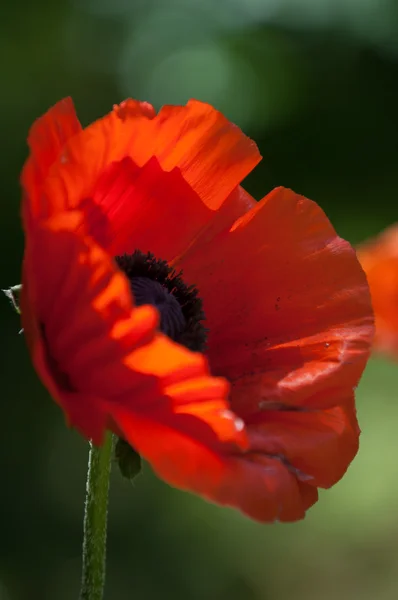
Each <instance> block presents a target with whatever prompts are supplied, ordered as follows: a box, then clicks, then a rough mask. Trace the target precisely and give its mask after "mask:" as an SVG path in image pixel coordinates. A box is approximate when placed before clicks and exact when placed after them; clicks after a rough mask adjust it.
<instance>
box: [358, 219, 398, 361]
mask: <svg viewBox="0 0 398 600" xmlns="http://www.w3.org/2000/svg"><path fill="white" fill-rule="evenodd" d="M358 258H359V261H360V263H361V264H362V267H363V269H364V271H365V273H366V275H367V278H368V283H369V286H370V293H371V296H372V303H373V309H374V312H375V320H376V336H375V341H374V345H375V348H376V349H377V350H379V351H380V352H384V353H386V354H391V355H392V356H393V357H395V358H397V357H398V225H393V226H391V227H389V228H388V229H386V230H385V231H384V232H383V233H381V234H380V235H379V236H378V237H376V238H375V239H372V240H370V241H368V242H366V243H364V244H362V245H361V246H360V247H359V249H358Z"/></svg>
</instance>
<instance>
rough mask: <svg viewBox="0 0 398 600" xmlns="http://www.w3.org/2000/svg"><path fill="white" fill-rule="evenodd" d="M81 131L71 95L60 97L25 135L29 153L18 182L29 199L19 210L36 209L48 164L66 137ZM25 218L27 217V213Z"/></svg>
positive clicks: (31, 210) (38, 207) (56, 154)
mask: <svg viewBox="0 0 398 600" xmlns="http://www.w3.org/2000/svg"><path fill="white" fill-rule="evenodd" d="M80 131H82V126H81V125H80V122H79V119H78V118H77V115H76V111H75V107H74V104H73V101H72V98H64V99H63V100H61V101H60V102H57V104H55V105H54V106H53V107H52V108H50V109H49V110H48V111H47V112H46V113H45V114H44V115H43V116H42V117H40V118H39V119H37V120H36V121H35V122H34V123H33V125H32V127H31V129H30V131H29V135H28V146H29V149H30V155H29V157H28V159H27V161H26V163H25V165H24V168H23V170H22V175H21V183H22V187H23V188H24V190H25V192H26V193H27V194H28V196H29V198H28V199H25V201H24V202H23V204H22V210H23V211H26V210H29V212H31V214H32V216H35V215H37V214H38V212H40V210H41V209H40V202H41V189H42V185H43V182H44V181H45V179H46V177H47V175H48V172H49V170H50V167H51V165H52V164H53V163H54V162H55V161H56V160H57V158H58V157H59V156H60V155H61V151H62V149H63V147H64V145H65V144H66V142H67V140H69V139H70V138H71V137H73V136H74V135H76V134H77V133H79V132H80ZM25 218H28V217H27V216H26V217H25Z"/></svg>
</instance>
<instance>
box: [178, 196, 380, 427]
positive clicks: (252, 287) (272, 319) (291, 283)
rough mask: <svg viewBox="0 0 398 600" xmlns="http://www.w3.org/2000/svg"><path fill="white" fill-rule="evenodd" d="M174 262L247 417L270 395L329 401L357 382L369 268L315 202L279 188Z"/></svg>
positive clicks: (216, 365)
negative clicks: (194, 290)
mask: <svg viewBox="0 0 398 600" xmlns="http://www.w3.org/2000/svg"><path fill="white" fill-rule="evenodd" d="M178 266H180V267H182V269H183V270H184V275H185V277H186V279H187V281H190V282H192V283H194V284H195V285H196V286H197V287H198V289H199V292H200V295H201V298H202V299H203V305H204V311H205V313H206V317H207V323H206V325H207V326H208V328H209V330H210V331H209V340H208V348H209V350H208V355H209V358H210V362H211V365H212V370H213V372H214V373H216V374H218V375H222V376H225V377H227V378H228V379H229V380H230V381H231V382H232V384H233V387H232V405H233V409H234V410H235V411H236V412H238V414H240V416H242V417H243V418H247V417H249V416H250V415H252V414H256V413H257V412H258V410H259V408H260V409H261V408H264V409H265V408H267V405H268V404H269V403H270V407H271V406H272V405H273V404H275V403H277V404H281V405H286V406H306V407H312V408H326V407H331V406H334V405H336V404H340V403H341V398H346V397H347V393H348V394H350V393H351V391H352V388H353V387H354V386H356V384H357V383H358V380H359V377H360V375H361V374H362V371H363V369H364V366H365V364H366V360H367V358H368V356H369V349H370V344H371V340H372V336H373V319H372V309H371V304H370V297H369V290H368V286H367V283H366V277H365V275H364V273H363V271H362V269H361V267H360V265H359V263H358V261H357V259H356V256H355V252H354V250H353V249H352V248H351V246H350V245H349V244H348V243H347V242H345V241H344V240H342V239H340V238H338V237H337V235H336V233H335V231H334V229H333V227H332V226H331V224H330V222H329V221H328V219H327V217H326V216H325V214H324V213H323V211H322V210H321V209H320V208H319V207H318V206H317V205H316V204H315V203H313V202H311V201H310V200H307V199H306V198H303V197H302V196H299V195H297V194H295V193H294V192H292V191H291V190H287V189H284V188H278V189H276V190H274V191H273V192H271V193H270V194H269V195H268V196H266V197H265V198H264V199H263V200H262V201H261V202H260V203H259V204H258V205H257V206H256V207H255V208H253V209H252V210H251V211H249V212H248V213H246V214H245V215H244V216H243V217H241V218H240V219H238V220H237V221H236V222H235V224H234V225H233V226H232V227H231V228H230V229H229V230H228V231H224V232H222V233H220V234H219V235H217V236H216V237H215V238H214V239H212V240H210V241H209V242H208V243H203V244H195V246H194V247H192V248H191V250H190V251H189V252H188V253H187V254H186V255H185V256H184V257H183V260H182V261H181V262H180V263H179V265H178Z"/></svg>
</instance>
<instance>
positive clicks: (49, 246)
mask: <svg viewBox="0 0 398 600" xmlns="http://www.w3.org/2000/svg"><path fill="white" fill-rule="evenodd" d="M82 219H84V216H83V214H82V213H80V212H78V211H70V212H67V213H59V214H58V215H56V216H55V217H52V218H51V219H49V220H47V221H44V222H41V223H40V224H38V226H37V229H36V235H35V236H30V240H29V244H28V245H27V252H26V256H25V268H24V283H23V289H25V290H26V291H25V296H24V300H23V324H24V327H25V328H26V330H27V337H28V341H29V347H30V351H31V353H32V358H33V360H34V363H35V366H36V369H37V370H38V372H39V374H40V376H41V377H42V379H43V382H44V383H45V384H46V385H47V387H48V388H49V390H50V392H51V393H52V394H53V395H54V397H55V398H56V399H57V401H58V402H59V404H60V405H61V406H62V407H63V409H64V410H65V412H66V414H67V417H68V420H69V422H71V424H72V425H74V426H75V427H77V428H78V429H79V430H80V431H82V432H83V433H84V435H86V437H89V438H92V439H93V440H94V441H95V443H100V441H101V439H102V437H101V435H102V434H103V430H104V427H105V424H106V423H111V422H113V421H114V422H116V421H117V423H118V425H119V427H120V429H121V430H122V431H124V429H123V423H122V422H121V420H120V418H119V419H118V420H116V418H115V414H116V411H117V409H118V407H122V408H123V410H125V411H126V412H127V414H128V413H129V412H132V413H134V412H137V413H140V412H144V413H145V414H146V415H147V418H149V419H151V418H155V419H156V415H157V413H164V414H167V415H168V422H169V423H170V424H171V425H173V424H174V426H175V427H176V428H178V427H179V426H180V421H181V420H182V419H183V415H185V416H186V418H188V419H189V420H190V426H192V427H193V428H194V430H195V431H196V430H197V431H200V432H203V435H204V439H203V440H202V443H203V444H206V440H207V439H209V440H210V442H212V443H214V444H219V445H221V444H223V443H227V444H232V445H233V446H234V447H237V446H245V445H246V436H245V432H244V428H243V423H242V422H241V421H240V420H238V419H237V418H236V417H235V415H233V414H232V413H231V412H230V411H229V410H228V408H229V405H228V403H227V401H226V400H225V398H226V396H227V393H228V385H227V383H226V382H225V381H224V380H222V379H214V378H211V377H210V376H209V371H208V367H207V363H206V360H205V359H204V357H203V356H202V355H201V354H199V353H193V352H190V351H188V350H186V349H185V348H183V347H181V346H179V345H178V344H175V343H173V342H172V341H171V340H169V339H168V338H167V337H166V336H164V335H162V334H159V333H157V331H156V326H157V323H158V314H157V311H156V310H155V309H154V308H153V307H152V306H142V307H139V308H134V307H133V302H132V296H131V292H130V286H129V283H128V281H127V279H126V278H125V276H124V275H123V274H122V273H121V272H120V271H119V270H118V269H117V268H116V266H115V264H114V263H113V261H112V260H111V259H110V257H109V256H108V255H107V254H106V253H105V252H104V251H103V250H102V249H101V248H100V247H99V246H98V245H97V244H96V243H95V242H93V240H92V239H91V238H90V237H84V236H82V235H77V234H76V230H77V229H79V227H80V229H81V221H82ZM48 254H50V255H51V260H48V259H47V256H48ZM55 265H56V268H54V266H55ZM71 265H73V268H71ZM27 305H29V306H30V310H27V311H26V312H25V307H27ZM184 386H185V387H184ZM184 422H185V421H184ZM213 440H214V441H213ZM210 442H209V443H210Z"/></svg>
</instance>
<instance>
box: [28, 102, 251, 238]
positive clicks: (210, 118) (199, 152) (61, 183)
mask: <svg viewBox="0 0 398 600" xmlns="http://www.w3.org/2000/svg"><path fill="white" fill-rule="evenodd" d="M154 158H155V159H156V160H157V161H158V164H159V165H160V168H161V170H163V171H166V172H171V171H173V169H176V168H177V169H178V170H179V172H180V174H181V175H180V177H182V178H183V180H184V181H185V182H186V184H187V186H190V188H191V189H192V190H193V194H196V197H199V198H200V201H201V203H202V204H203V207H204V208H207V209H208V211H216V210H217V209H218V208H219V207H220V206H222V204H223V203H224V202H225V200H226V199H227V198H228V197H229V196H230V195H231V194H232V193H233V192H234V191H235V189H236V188H237V186H238V185H239V183H240V182H241V180H242V179H243V178H244V177H245V176H246V175H247V174H248V173H249V172H250V171H251V170H252V169H253V168H254V166H255V165H256V164H257V163H258V162H259V160H260V158H261V157H260V155H259V153H258V150H257V147H256V145H255V144H254V143H253V142H252V141H251V140H250V139H249V138H247V137H246V136H245V135H244V134H243V133H242V132H241V130H240V129H239V128H237V127H236V126H235V125H233V124H231V123H229V121H228V120H227V119H225V117H223V116H222V115H221V113H219V112H218V111H216V110H215V109H213V108H212V107H210V106H209V105H207V104H204V103H201V102H197V101H193V100H192V101H190V102H189V103H188V104H187V106H176V107H172V106H167V107H164V108H163V109H162V110H161V111H160V112H159V114H158V115H157V116H155V117H153V118H152V114H151V113H150V112H148V109H147V106H146V105H145V106H144V105H142V104H139V103H137V105H135V108H134V110H131V109H129V108H122V109H116V110H114V111H113V112H112V113H110V114H109V115H107V116H106V117H104V118H103V119H100V120H99V121H96V122H95V123H93V124H92V125H90V126H89V127H87V128H86V129H85V130H84V131H82V132H81V133H80V134H79V135H77V136H73V137H72V138H71V139H70V140H69V141H68V142H67V143H66V145H65V146H64V148H63V151H62V153H61V155H60V156H59V157H58V159H57V160H56V161H55V163H54V164H53V165H52V168H51V169H50V172H49V173H48V177H47V178H46V181H45V185H44V190H43V195H42V197H41V204H40V206H39V207H36V206H35V210H36V209H37V208H38V210H36V213H35V214H36V216H38V217H41V218H44V217H48V216H50V215H51V214H54V213H56V212H58V211H62V210H69V209H73V208H77V207H80V205H81V203H82V202H87V199H89V200H93V197H94V195H95V194H96V191H97V192H98V188H97V185H98V182H100V181H101V177H102V175H103V174H104V173H105V172H106V171H107V169H109V168H110V167H111V165H113V163H119V162H120V161H124V160H125V159H130V160H131V161H132V163H130V166H131V165H133V167H139V168H142V167H144V165H146V163H148V161H150V160H151V159H154ZM124 164H126V163H124ZM143 180H144V181H145V176H143ZM170 181H172V179H170ZM141 184H142V182H141ZM26 191H27V194H28V196H30V190H29V189H27V190H26ZM103 191H104V190H103ZM173 192H174V189H173V185H171V186H170V187H167V186H166V187H165V189H164V190H163V197H162V203H165V204H167V202H169V200H170V198H172V194H173ZM100 195H101V210H102V212H103V214H105V215H106V216H107V217H108V219H109V221H112V219H113V214H112V213H113V208H114V206H115V195H114V194H113V193H112V194H103V193H102V194H100ZM191 195H192V193H191ZM141 196H142V192H141ZM108 201H109V202H108ZM130 201H131V194H128V193H127V194H126V195H125V198H124V200H123V201H121V199H120V197H119V199H118V200H117V206H118V214H119V217H121V216H122V214H123V211H124V220H125V222H126V223H131V224H133V223H132V221H131V218H132V216H133V215H132V213H133V210H132V208H131V205H130ZM141 202H142V200H141ZM158 204H159V203H158ZM183 204H184V203H183V202H182V200H181V201H180V203H179V207H180V208H181V207H182V206H183ZM185 204H188V205H189V204H190V200H189V199H188V200H185ZM241 204H243V203H241ZM188 209H189V206H188ZM188 209H187V210H188ZM208 211H206V210H202V213H203V214H204V215H205V220H204V221H202V220H201V219H199V218H198V215H196V214H194V215H193V216H194V218H193V221H195V220H196V222H197V231H198V232H199V231H200V230H201V229H202V227H203V226H204V225H205V224H206V223H207V221H208V219H209V213H208ZM173 217H174V218H171V217H169V219H168V221H167V222H165V223H164V227H165V228H166V227H167V228H169V229H170V230H173V228H176V229H177V228H178V227H179V226H181V225H183V222H182V220H179V219H178V215H176V214H175V213H173ZM176 220H177V222H176Z"/></svg>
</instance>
